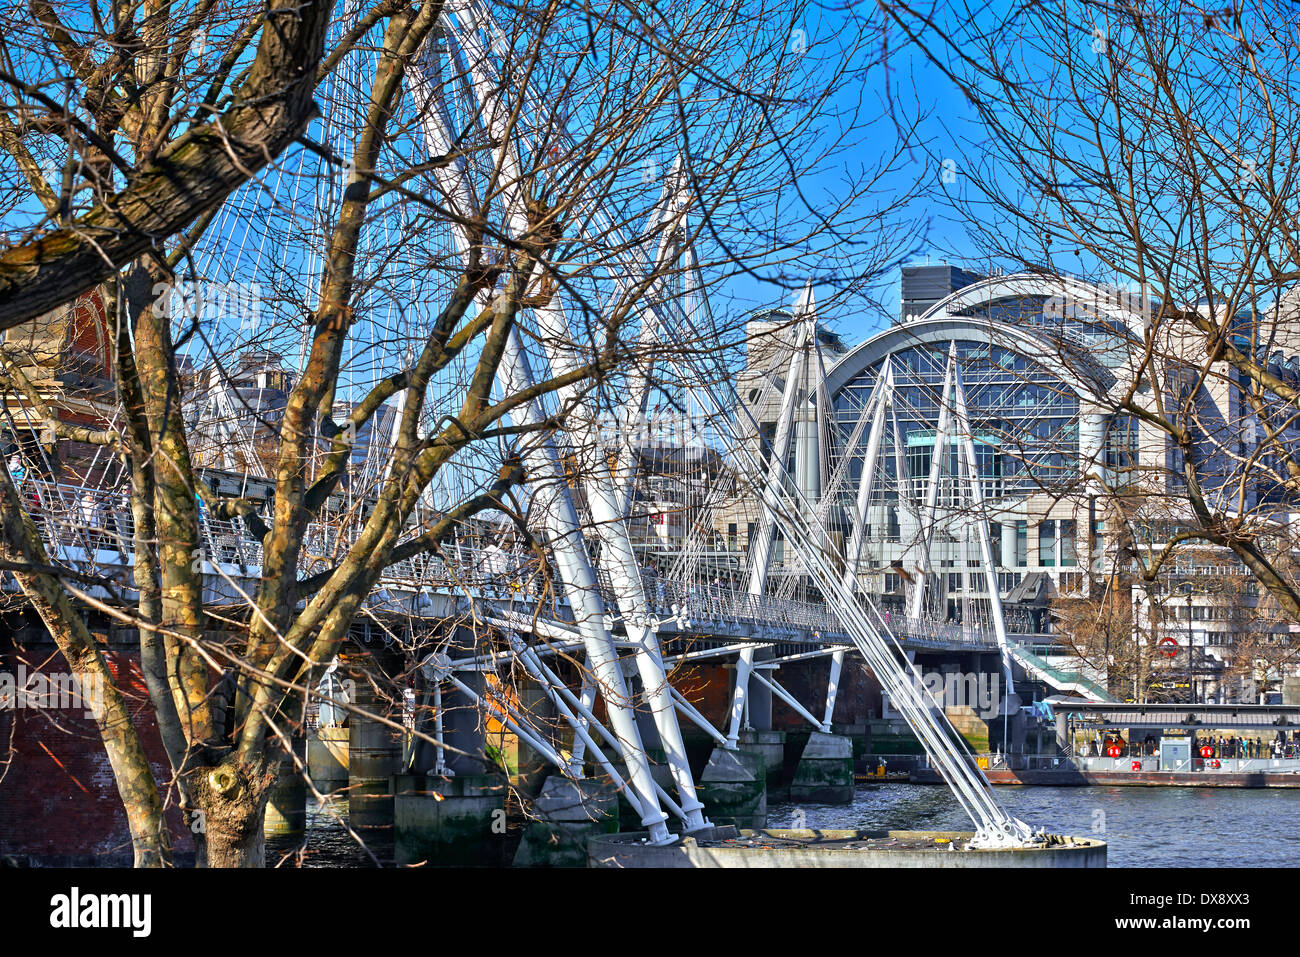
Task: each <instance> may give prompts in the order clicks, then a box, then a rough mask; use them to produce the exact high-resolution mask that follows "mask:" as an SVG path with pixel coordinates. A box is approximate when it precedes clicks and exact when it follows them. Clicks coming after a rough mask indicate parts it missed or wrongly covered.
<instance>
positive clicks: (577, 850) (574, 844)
mask: <svg viewBox="0 0 1300 957" xmlns="http://www.w3.org/2000/svg"><path fill="white" fill-rule="evenodd" d="M618 804H619V802H618V796H617V795H616V794H615V793H614V792H613V790H612V789H611V788H610V787H608V782H601V781H598V780H595V779H591V778H584V779H583V780H581V781H575V780H573V779H571V778H566V777H562V776H560V775H558V774H555V775H552V776H551V777H549V778H547V779H546V782H545V783H544V784H543V785H542V791H541V794H539V795H538V797H537V799H536V800H535V801H534V802H533V806H532V812H533V813H534V814H535V815H536V819H535V820H531V821H529V822H528V825H527V827H526V828H525V829H524V836H523V840H522V841H520V843H519V849H518V850H517V851H516V852H515V858H514V866H515V867H586V866H587V840H588V838H591V837H594V836H596V835H600V834H613V833H616V832H617V831H618V826H619V807H618Z"/></svg>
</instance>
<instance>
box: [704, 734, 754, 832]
mask: <svg viewBox="0 0 1300 957" xmlns="http://www.w3.org/2000/svg"><path fill="white" fill-rule="evenodd" d="M697 791H698V793H699V797H700V800H701V801H703V802H704V809H705V813H706V814H707V815H708V818H709V820H710V821H712V822H713V824H714V825H715V826H717V827H721V826H723V825H726V824H734V825H735V826H737V827H745V828H762V827H766V826H767V774H766V765H765V763H764V760H763V758H762V756H761V755H758V754H754V753H753V752H750V751H742V750H736V751H733V750H729V749H727V748H723V747H716V748H714V749H713V753H712V754H711V755H709V761H708V763H707V764H706V765H705V766H704V771H703V773H701V774H700V777H699V782H698V787H697Z"/></svg>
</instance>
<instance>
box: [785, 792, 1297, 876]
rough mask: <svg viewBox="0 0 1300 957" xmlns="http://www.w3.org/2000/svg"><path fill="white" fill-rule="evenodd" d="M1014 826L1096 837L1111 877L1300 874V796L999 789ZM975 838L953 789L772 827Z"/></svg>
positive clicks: (879, 799)
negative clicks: (1115, 871)
mask: <svg viewBox="0 0 1300 957" xmlns="http://www.w3.org/2000/svg"><path fill="white" fill-rule="evenodd" d="M994 793H995V794H996V796H997V797H998V799H999V800H1000V801H1001V802H1002V804H1003V805H1004V806H1005V807H1006V808H1007V810H1009V811H1010V812H1011V813H1012V814H1014V815H1015V816H1016V817H1018V818H1020V819H1021V820H1022V821H1025V822H1026V823H1027V824H1031V825H1033V826H1034V827H1045V828H1046V829H1047V830H1048V831H1051V832H1054V833H1058V834H1073V835H1077V836H1080V837H1094V836H1095V837H1098V838H1100V839H1101V840H1104V841H1105V842H1106V843H1107V845H1108V851H1107V863H1108V865H1109V866H1110V867H1295V866H1300V789H1294V790H1292V789H1281V788H1278V789H1271V790H1266V789H1249V790H1248V789H1239V788H1135V787H1068V788H1052V787H998V788H994ZM796 810H801V811H802V812H803V817H804V818H805V819H806V822H807V823H806V825H805V826H807V827H811V828H818V827H823V828H861V829H864V830H874V829H887V828H895V829H900V830H907V829H931V830H970V829H971V823H970V819H969V818H968V817H966V815H965V814H964V813H963V812H962V810H961V807H960V806H959V805H958V804H957V801H956V800H955V799H954V798H953V796H952V794H951V792H949V790H948V789H947V788H946V787H942V786H939V785H932V784H881V785H877V786H875V787H874V788H867V787H859V788H858V791H857V794H856V795H855V797H854V800H853V803H852V804H850V805H825V804H804V805H795V804H774V805H772V806H771V807H770V808H769V809H768V825H769V826H770V827H790V826H793V824H795V823H796V820H795V818H796Z"/></svg>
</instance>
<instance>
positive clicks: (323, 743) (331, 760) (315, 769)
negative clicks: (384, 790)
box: [307, 726, 351, 794]
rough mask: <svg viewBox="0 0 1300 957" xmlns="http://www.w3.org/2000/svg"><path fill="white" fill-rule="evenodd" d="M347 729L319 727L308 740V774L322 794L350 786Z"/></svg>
mask: <svg viewBox="0 0 1300 957" xmlns="http://www.w3.org/2000/svg"><path fill="white" fill-rule="evenodd" d="M350 738H351V732H349V731H348V729H347V728H338V727H328V726H326V727H319V728H317V729H316V731H315V733H314V734H311V735H310V736H309V737H308V738H307V772H308V773H309V774H310V775H311V783H312V785H313V786H314V787H315V788H316V790H317V791H320V793H321V794H333V793H334V792H335V791H341V790H342V789H343V788H345V787H347V786H348V741H349V739H350Z"/></svg>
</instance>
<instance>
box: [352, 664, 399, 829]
mask: <svg viewBox="0 0 1300 957" xmlns="http://www.w3.org/2000/svg"><path fill="white" fill-rule="evenodd" d="M353 702H354V704H355V705H356V706H357V707H358V708H362V709H364V710H366V711H367V712H369V713H371V714H374V715H376V716H379V717H385V718H389V719H390V720H391V714H390V708H389V703H388V702H387V701H386V700H384V699H383V698H381V697H380V696H379V695H378V694H376V692H375V690H374V689H373V688H372V687H371V686H370V683H369V682H368V681H365V680H364V679H361V680H358V681H357V684H356V693H355V696H354V699H353ZM401 758H402V735H401V732H400V731H398V730H397V729H396V728H393V727H391V726H390V725H388V724H384V723H382V722H380V721H377V720H375V719H374V718H371V717H366V716H364V715H360V714H357V713H355V712H354V713H352V714H351V715H350V716H349V718H348V823H349V824H351V826H352V828H353V830H355V831H356V832H357V834H358V835H360V836H361V838H362V839H363V840H365V841H366V843H367V844H371V843H372V842H373V843H374V844H375V845H376V846H377V847H380V848H386V847H387V846H389V845H391V843H392V838H393V791H392V778H393V775H394V774H396V773H397V771H398V770H399V765H400V763H401ZM372 849H374V848H372Z"/></svg>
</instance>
